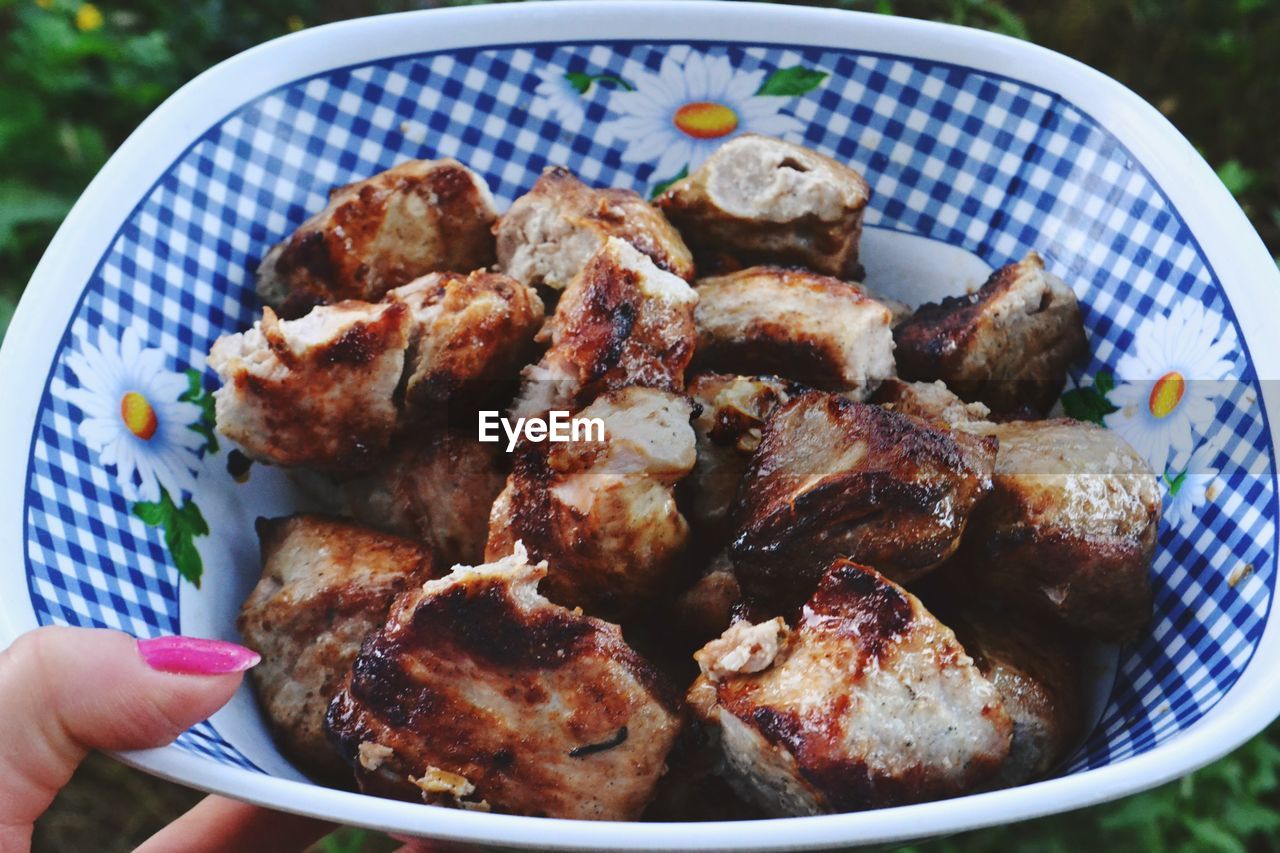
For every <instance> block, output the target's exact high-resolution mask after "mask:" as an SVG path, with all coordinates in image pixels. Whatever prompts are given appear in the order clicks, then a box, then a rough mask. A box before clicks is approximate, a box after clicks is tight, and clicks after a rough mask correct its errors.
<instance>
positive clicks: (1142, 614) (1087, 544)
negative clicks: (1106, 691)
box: [965, 418, 1161, 640]
mask: <svg viewBox="0 0 1280 853" xmlns="http://www.w3.org/2000/svg"><path fill="white" fill-rule="evenodd" d="M965 429H970V430H981V431H983V432H984V433H986V434H989V435H992V436H995V437H996V438H998V439H999V442H1000V452H999V455H998V456H997V457H996V465H995V474H994V476H993V478H992V479H993V482H994V486H995V487H994V489H993V490H992V493H991V497H990V498H989V499H988V500H987V502H986V504H985V505H984V506H983V508H982V510H981V512H980V513H978V515H977V516H975V518H974V521H973V525H972V530H971V531H970V532H969V534H968V536H967V538H966V546H967V550H970V551H971V552H972V554H973V556H974V559H972V560H971V561H970V562H971V563H972V564H973V568H974V571H975V575H976V578H977V580H978V581H979V582H980V583H982V585H983V586H984V587H985V588H986V589H988V590H990V591H991V592H992V593H994V594H996V595H998V596H1000V597H1001V598H1004V599H1007V600H1010V601H1014V602H1018V603H1021V604H1025V605H1028V606H1031V607H1033V608H1035V609H1036V610H1038V611H1040V612H1043V613H1047V614H1051V615H1054V616H1056V617H1058V618H1059V619H1061V620H1062V621H1063V622H1065V623H1066V624H1068V625H1071V626H1074V627H1076V628H1079V629H1081V630H1084V631H1087V632H1089V633H1090V634H1093V635H1095V636H1098V637H1102V638H1104V639H1112V640H1126V639H1132V638H1133V637H1135V636H1136V635H1137V634H1138V633H1139V632H1140V631H1141V630H1142V629H1143V628H1144V627H1145V626H1146V625H1147V623H1148V621H1149V620H1150V618H1151V582H1150V577H1149V576H1150V571H1151V559H1152V557H1153V555H1154V553H1155V547H1156V533H1157V528H1158V527H1159V524H1160V506H1161V499H1160V489H1159V487H1158V485H1157V483H1156V475H1155V474H1154V473H1153V472H1152V471H1151V468H1150V467H1149V466H1148V465H1147V463H1146V462H1145V461H1143V459H1142V457H1140V456H1139V455H1138V454H1137V452H1136V451H1134V449H1133V448H1132V447H1130V446H1129V445H1128V444H1127V443H1126V442H1125V440H1124V439H1123V438H1121V437H1120V436H1118V435H1116V434H1115V433H1114V432H1112V431H1110V430H1106V429H1103V428H1102V427H1098V426H1094V425H1093V424H1089V423H1085V422H1083V421H1073V420H1070V419H1066V418H1064V419H1061V420H1052V421H1015V422H1012V423H1006V424H998V425H986V426H982V425H976V426H969V427H965Z"/></svg>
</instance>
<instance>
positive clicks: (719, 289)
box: [694, 266, 894, 393]
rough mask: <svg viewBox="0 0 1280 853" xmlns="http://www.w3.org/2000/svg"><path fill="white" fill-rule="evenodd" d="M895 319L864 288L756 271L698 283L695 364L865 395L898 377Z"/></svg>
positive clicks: (797, 273) (794, 273) (795, 273)
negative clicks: (894, 376)
mask: <svg viewBox="0 0 1280 853" xmlns="http://www.w3.org/2000/svg"><path fill="white" fill-rule="evenodd" d="M892 320H893V313H892V311H891V310H890V309H889V308H887V307H886V306H884V305H882V304H881V303H879V302H876V301H875V300H874V299H872V298H870V297H869V296H867V294H866V291H865V290H864V289H863V288H862V287H861V286H860V285H857V284H851V283H848V282H844V281H840V280H839V279H835V278H830V277H828V276H824V275H818V274H816V273H811V272H808V271H806V270H798V269H786V268H783V267H767V266H762V267H751V268H750V269H746V270H742V271H740V272H736V273H732V274H730V275H724V276H718V277H716V278H704V279H702V280H700V281H699V282H698V307H697V310H696V311H695V312H694V321H695V323H696V324H697V327H698V350H697V354H696V359H695V364H696V366H697V368H698V369H700V370H728V371H734V372H740V373H762V374H768V373H772V374H777V375H779V376H785V377H787V378H789V379H795V380H798V381H800V382H804V383H805V384H807V385H811V386H814V387H818V388H826V389H828V390H833V391H846V390H847V391H856V392H858V393H866V392H869V391H871V390H873V389H874V388H875V386H876V385H877V384H879V382H880V380H882V379H884V378H885V377H888V376H892V375H893V372H894V361H893V331H892V329H891V323H892Z"/></svg>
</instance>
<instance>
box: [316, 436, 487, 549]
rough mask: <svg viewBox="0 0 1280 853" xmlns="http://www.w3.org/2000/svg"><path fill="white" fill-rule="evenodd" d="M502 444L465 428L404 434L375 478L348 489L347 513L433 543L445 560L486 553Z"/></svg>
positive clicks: (351, 484) (345, 493)
mask: <svg viewBox="0 0 1280 853" xmlns="http://www.w3.org/2000/svg"><path fill="white" fill-rule="evenodd" d="M502 461H503V460H502V459H501V458H500V456H499V451H498V450H497V448H496V445H492V444H482V443H480V442H479V441H477V440H476V437H475V434H474V433H471V432H469V431H464V430H461V429H440V430H429V431H427V432H425V434H423V435H422V436H421V437H419V438H415V439H413V440H402V441H400V442H398V443H397V444H396V445H395V446H393V447H392V449H391V451H390V452H388V453H387V455H386V456H385V457H384V458H383V459H382V460H381V461H380V462H379V463H378V467H377V468H375V469H374V470H373V471H372V472H370V473H369V475H368V476H365V477H361V478H359V479H356V480H351V481H348V482H346V483H344V484H342V486H341V487H340V489H341V492H342V495H343V498H344V502H345V507H346V511H347V512H348V513H349V514H350V515H352V516H354V517H355V518H357V519H359V520H360V521H362V522H364V523H365V524H368V525H370V526H372V527H377V528H381V529H383V530H387V531H389V532H391V533H396V534H399V535H401V536H408V537H411V538H413V539H420V540H422V541H423V542H427V543H429V544H430V545H431V547H432V548H433V549H434V550H435V552H436V554H437V555H438V556H439V558H440V565H442V566H452V565H453V564H455V563H466V564H468V565H474V564H476V563H479V562H480V561H481V560H483V559H484V543H485V539H486V538H487V537H488V534H489V508H490V507H491V506H493V501H494V499H495V498H497V497H498V493H499V492H501V491H502V485H503V483H505V482H506V474H505V472H504V471H503V470H502V467H501V462H502Z"/></svg>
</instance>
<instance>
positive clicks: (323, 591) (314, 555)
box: [236, 515, 433, 787]
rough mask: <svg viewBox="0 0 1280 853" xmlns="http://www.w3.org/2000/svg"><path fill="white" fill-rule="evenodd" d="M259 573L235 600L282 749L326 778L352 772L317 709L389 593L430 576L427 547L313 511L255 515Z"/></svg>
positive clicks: (380, 619)
mask: <svg viewBox="0 0 1280 853" xmlns="http://www.w3.org/2000/svg"><path fill="white" fill-rule="evenodd" d="M258 537H259V540H260V542H261V546H262V579H261V580H260V581H258V585H257V586H256V587H254V590H253V592H252V593H251V594H250V595H249V598H248V599H246V600H245V602H244V606H243V607H241V608H240V618H239V620H238V621H237V623H236V624H237V626H238V628H239V629H240V635H241V637H243V638H244V642H245V643H246V644H247V645H248V646H249V647H250V648H251V649H253V650H254V651H256V652H258V653H259V654H260V655H262V662H261V663H260V664H258V665H257V666H256V667H254V669H253V671H252V672H250V673H249V676H250V680H251V681H252V682H253V686H254V688H255V689H256V690H257V693H258V700H259V702H260V703H261V705H262V709H263V711H265V712H266V715H267V719H268V721H269V722H270V723H271V728H272V729H273V730H274V732H275V734H276V740H277V742H278V743H279V744H280V748H281V751H282V752H284V754H285V755H287V756H288V757H289V758H290V759H292V760H293V761H294V762H295V763H296V764H297V765H298V766H299V767H301V768H302V769H303V770H305V771H306V772H307V773H309V774H311V775H312V776H314V777H316V778H317V779H320V780H322V781H325V782H329V783H332V784H342V785H343V786H344V787H345V786H349V785H350V784H351V771H350V770H349V769H348V768H347V766H346V764H345V763H344V762H343V761H342V760H341V758H340V757H339V756H338V753H337V752H336V751H335V750H334V748H333V745H332V744H330V743H329V741H328V739H327V738H326V737H325V733H324V715H325V709H326V708H328V706H329V700H331V699H332V698H333V696H334V694H335V693H337V692H338V688H339V687H341V686H342V682H343V680H344V679H346V677H347V676H348V675H349V674H350V672H351V664H352V662H353V661H354V660H355V659H356V654H357V653H358V652H359V651H360V644H361V643H362V642H363V641H364V638H365V637H366V636H368V635H369V634H371V633H372V632H373V631H375V630H376V629H378V628H379V627H381V626H382V624H383V623H384V622H385V621H386V618H387V611H388V610H389V609H390V607H391V602H392V600H393V599H394V598H395V597H396V596H397V595H399V594H400V593H401V592H403V591H404V590H406V589H408V588H410V587H416V586H420V585H421V584H422V583H424V582H425V581H426V580H428V579H429V578H430V577H431V575H432V567H433V557H432V553H431V550H430V548H428V547H427V546H426V545H423V544H421V543H419V542H410V541H408V540H406V539H401V538H399V537H396V536H387V535H384V534H381V533H377V532H375V531H373V530H369V529H368V528H365V527H361V526H359V525H356V524H352V523H350V522H346V521H339V520H337V519H333V518H326V517H324V516H316V515H293V516H289V517H287V518H274V519H259V521H258Z"/></svg>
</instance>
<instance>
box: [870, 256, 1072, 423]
mask: <svg viewBox="0 0 1280 853" xmlns="http://www.w3.org/2000/svg"><path fill="white" fill-rule="evenodd" d="M894 337H895V339H896V341H897V344H898V350H897V358H898V371H899V373H901V374H902V377H903V378H904V379H913V380H915V379H919V380H926V381H931V380H934V379H942V380H944V381H945V382H946V383H947V386H948V387H949V388H950V389H951V390H952V391H954V392H955V393H956V394H959V395H960V396H961V397H962V398H964V399H965V400H971V401H973V400H977V401H981V402H983V403H986V404H987V405H988V406H990V407H991V411H992V412H994V413H995V414H996V415H998V416H1009V415H1014V414H1019V413H1022V412H1030V413H1031V414H1033V415H1038V416H1043V415H1044V414H1045V413H1046V412H1048V411H1049V409H1051V408H1052V407H1053V404H1054V402H1056V401H1057V399H1058V394H1059V393H1060V392H1061V391H1062V386H1063V384H1064V383H1065V382H1066V376H1067V365H1069V364H1070V363H1071V362H1072V361H1074V360H1075V359H1077V358H1079V357H1080V356H1082V355H1084V354H1085V353H1086V352H1087V351H1088V342H1087V341H1086V340H1085V335H1084V325H1083V323H1082V321H1081V318H1080V306H1079V305H1078V304H1077V303H1076V297H1075V294H1074V293H1072V292H1071V288H1070V287H1068V286H1067V285H1066V284H1065V283H1063V282H1062V280H1061V279H1059V278H1057V277H1056V276H1054V275H1051V274H1049V273H1047V272H1045V269H1044V261H1043V260H1041V258H1040V256H1039V255H1037V254H1036V253H1035V252H1032V253H1031V254H1029V255H1027V257H1026V258H1025V259H1024V260H1023V261H1022V262H1021V263H1016V264H1009V265H1008V266H1005V267H1001V268H1000V269H998V270H996V271H995V272H994V273H992V274H991V277H990V278H989V279H987V282H986V284H984V285H983V286H982V287H981V288H980V289H979V290H978V292H977V293H974V294H971V295H969V296H959V297H950V298H948V299H944V300H943V301H942V302H940V303H929V304H927V305H921V306H920V307H919V308H918V309H917V310H916V313H915V315H914V316H912V317H911V318H910V319H908V320H906V321H904V322H903V323H901V324H900V325H899V326H898V327H897V328H896V329H895V330H894Z"/></svg>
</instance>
